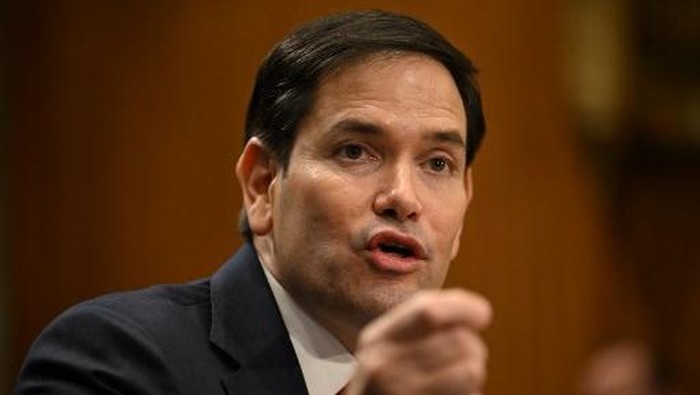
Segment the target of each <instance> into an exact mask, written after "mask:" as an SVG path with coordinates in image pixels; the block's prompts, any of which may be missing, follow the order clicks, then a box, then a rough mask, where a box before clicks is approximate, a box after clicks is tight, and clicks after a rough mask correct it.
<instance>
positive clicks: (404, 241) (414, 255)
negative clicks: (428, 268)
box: [367, 230, 427, 274]
mask: <svg viewBox="0 0 700 395" xmlns="http://www.w3.org/2000/svg"><path fill="white" fill-rule="evenodd" d="M386 245H390V246H392V245H393V246H400V247H401V248H403V249H406V250H407V251H409V254H407V255H402V254H399V253H396V252H391V251H386V250H385V249H382V248H381V247H382V246H386ZM367 251H369V256H370V262H371V263H372V265H373V266H374V267H375V268H377V269H379V270H381V271H384V272H393V273H397V274H407V273H411V272H414V271H416V270H418V269H419V267H420V265H421V264H422V261H424V260H425V259H426V258H427V256H426V252H425V247H423V245H422V244H421V242H420V241H418V239H416V238H414V237H413V236H410V235H407V234H405V233H401V232H396V231H392V230H384V231H380V232H377V233H375V234H374V235H373V236H372V237H371V238H370V239H369V242H368V243H367Z"/></svg>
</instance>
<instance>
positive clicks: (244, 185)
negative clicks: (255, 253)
mask: <svg viewBox="0 0 700 395" xmlns="http://www.w3.org/2000/svg"><path fill="white" fill-rule="evenodd" d="M277 173H278V167H277V162H276V161H275V160H274V159H273V157H272V155H270V152H269V151H268V149H267V148H266V147H265V145H263V143H262V141H260V139H258V138H257V137H253V138H251V139H250V140H248V142H247V143H246V145H245V148H244V149H243V153H242V154H241V156H240V158H238V163H237V164H236V177H237V178H238V182H239V183H240V184H241V190H242V191H243V205H244V207H245V211H246V215H247V217H248V224H249V225H250V229H251V230H252V231H253V234H255V235H258V236H261V235H265V234H267V233H269V232H270V231H271V230H272V208H273V207H272V189H271V188H270V186H271V185H272V183H273V181H274V180H275V177H276V176H277Z"/></svg>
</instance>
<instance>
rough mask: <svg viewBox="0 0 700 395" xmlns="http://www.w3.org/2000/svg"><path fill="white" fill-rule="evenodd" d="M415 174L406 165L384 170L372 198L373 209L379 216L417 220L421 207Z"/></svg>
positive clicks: (400, 219) (399, 219) (398, 219)
mask: <svg viewBox="0 0 700 395" xmlns="http://www.w3.org/2000/svg"><path fill="white" fill-rule="evenodd" d="M414 177H415V174H414V173H413V169H412V168H411V167H410V166H408V165H396V166H393V167H391V168H388V169H387V170H386V175H385V176H384V177H383V178H382V179H381V180H380V183H381V185H380V187H379V189H378V192H377V195H376V196H375V198H374V202H373V209H374V212H375V213H376V214H377V215H379V216H380V217H384V218H390V219H394V220H397V221H401V222H403V221H406V220H417V219H418V218H419V217H420V214H421V211H422V209H423V207H422V205H421V203H420V200H419V199H418V195H417V193H416V188H415V185H414V184H415V182H414Z"/></svg>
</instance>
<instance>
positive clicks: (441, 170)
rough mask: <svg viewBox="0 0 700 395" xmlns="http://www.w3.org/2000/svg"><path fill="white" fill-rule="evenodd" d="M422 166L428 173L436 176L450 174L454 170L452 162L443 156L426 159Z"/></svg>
mask: <svg viewBox="0 0 700 395" xmlns="http://www.w3.org/2000/svg"><path fill="white" fill-rule="evenodd" d="M424 166H425V168H426V169H427V170H428V171H430V172H432V173H437V174H446V173H452V172H453V171H454V170H455V168H456V166H455V165H454V164H453V162H452V160H451V159H450V158H447V157H445V156H434V157H432V158H430V159H428V160H427V161H426V162H425V163H424Z"/></svg>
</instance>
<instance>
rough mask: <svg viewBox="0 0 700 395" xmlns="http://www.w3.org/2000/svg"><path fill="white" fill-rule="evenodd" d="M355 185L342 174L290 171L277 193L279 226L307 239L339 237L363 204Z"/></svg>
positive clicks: (319, 239)
mask: <svg viewBox="0 0 700 395" xmlns="http://www.w3.org/2000/svg"><path fill="white" fill-rule="evenodd" d="M353 185H354V184H353V183H351V182H347V180H344V179H342V177H338V176H334V175H326V174H319V173H318V172H313V171H308V172H306V173H305V174H303V175H299V174H291V175H290V177H289V178H288V179H287V180H285V181H284V182H283V183H282V184H281V185H280V189H279V193H278V194H277V197H278V202H277V204H276V205H275V207H276V209H275V218H274V220H276V221H277V222H276V225H277V226H276V227H277V228H279V230H280V231H284V232H291V233H293V234H297V235H305V237H307V238H308V237H310V236H312V237H313V238H314V239H313V241H314V242H320V241H322V240H324V239H331V238H335V237H339V234H342V233H343V232H346V231H347V230H348V227H349V221H350V220H351V219H352V218H354V217H355V216H356V215H357V212H358V211H359V210H358V208H359V206H360V205H361V204H360V203H359V202H360V201H361V198H360V197H359V196H357V192H358V190H357V187H355V186H353ZM274 220H273V221H274ZM285 237H288V236H285ZM308 241H310V240H307V242H308Z"/></svg>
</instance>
